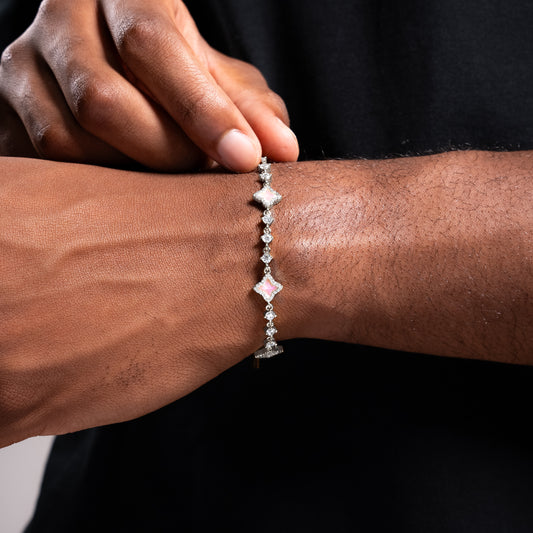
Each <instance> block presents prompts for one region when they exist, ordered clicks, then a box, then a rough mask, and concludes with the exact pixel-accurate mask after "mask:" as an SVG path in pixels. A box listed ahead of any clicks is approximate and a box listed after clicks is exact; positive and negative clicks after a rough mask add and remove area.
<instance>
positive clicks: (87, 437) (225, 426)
mask: <svg viewBox="0 0 533 533" xmlns="http://www.w3.org/2000/svg"><path fill="white" fill-rule="evenodd" d="M2 5H7V2H5V1H4V3H3V4H2V3H0V7H1V6H2ZM17 5H18V6H19V8H20V9H21V10H24V8H23V7H22V6H23V5H25V4H24V3H23V2H19V3H18V4H17ZM188 5H189V7H190V9H191V12H192V14H193V16H194V18H195V20H196V21H197V23H198V26H199V28H200V29H201V31H202V32H203V33H204V35H205V36H206V38H207V39H208V41H209V42H211V44H213V45H214V46H215V47H217V48H218V49H220V50H222V51H224V52H227V53H230V54H231V55H233V56H236V57H240V58H242V59H245V60H248V61H251V62H252V63H254V64H255V65H256V66H258V67H259V68H260V69H261V70H262V72H263V73H264V74H265V75H266V77H267V79H268V81H269V83H270V85H271V86H272V87H273V88H274V89H275V90H276V91H277V92H279V93H280V94H281V95H282V96H283V98H284V99H285V101H286V102H287V105H288V108H289V110H290V114H291V118H292V121H293V127H294V129H295V131H296V133H297V134H298V137H299V139H300V143H301V148H302V156H303V158H309V159H316V158H350V157H391V156H396V155H413V154H421V153H431V152H436V151H442V150H449V149H457V148H466V147H471V148H481V149H497V150H513V149H519V148H521V149H531V148H532V147H533V146H532V143H533V96H532V95H533V91H532V89H533V32H531V27H533V4H532V3H531V2H528V1H526V0H523V1H516V2H512V3H511V2H505V1H504V0H501V1H499V0H485V1H484V2H474V1H473V0H462V1H459V0H448V1H442V0H416V1H412V2H403V3H402V2H392V1H378V0H366V1H363V0H350V1H348V0H346V1H342V0H330V1H328V2H319V1H317V0H312V1H305V2H304V1H298V0H283V1H281V0H270V1H268V2H267V1H263V0H254V2H247V1H245V0H225V1H224V2H217V1H215V0H196V1H193V0H191V1H190V2H188ZM6 24H7V26H6ZM8 26H9V24H8V23H7V22H2V26H0V28H2V35H3V29H4V28H6V27H8ZM286 352H287V354H286V355H283V356H281V357H279V358H275V359H273V360H272V361H269V362H268V364H266V365H264V367H263V368H262V369H261V370H260V371H253V370H252V368H251V365H250V361H249V360H246V361H244V362H242V363H241V364H239V365H237V366H236V367H234V368H232V369H230V370H228V371H227V372H226V373H224V374H223V375H221V376H220V377H218V378H217V379H215V380H213V381H212V382H210V383H208V384H206V385H205V386H204V387H202V388H201V389H199V390H197V391H195V392H194V393H192V394H190V395H189V396H187V397H186V398H183V399H182V400H180V401H178V402H175V403H174V404H172V405H169V406H167V407H166V408H164V409H161V410H159V411H158V412H156V413H153V414H151V415H148V416H145V417H143V418H140V419H138V420H135V421H132V422H128V423H124V424H117V425H114V426H109V427H105V428H98V429H94V430H88V431H84V432H80V433H78V434H74V435H68V436H63V437H60V438H58V439H57V440H56V442H55V445H54V449H53V452H52V456H51V459H50V462H49V465H48V468H47V472H46V476H45V480H44V486H43V492H42V494H41V497H40V500H39V504H38V508H37V511H36V515H35V518H34V520H33V522H32V524H31V525H30V526H29V528H28V530H27V531H28V533H41V532H54V533H61V532H84V531H110V532H146V531H154V532H167V531H169V532H170V531H173V532H210V533H212V532H213V531H217V532H226V531H227V532H232V533H239V532H243V533H244V532H246V533H252V532H253V533H262V532H265V533H271V532H274V531H275V532H279V533H296V532H300V531H302V532H303V531H305V532H306V533H311V532H315V531H316V532H324V531H335V532H336V533H343V532H356V531H363V532H371V531H376V532H385V531H396V532H398V533H403V532H405V533H462V532H468V533H478V532H483V533H503V532H507V533H522V532H523V533H526V532H527V533H531V531H533V481H532V480H533V442H532V439H531V437H530V436H529V434H528V429H529V428H528V425H529V420H530V410H531V407H530V405H531V399H530V396H531V395H530V390H531V385H532V383H533V369H531V368H525V367H519V366H509V365H503V364H495V363H482V362H479V361H467V360H458V359H445V358H438V357H432V356H428V355H422V354H420V355H415V354H405V353H398V352H391V351H387V350H381V349H374V348H367V347H362V346H353V345H343V344H336V343H330V342H319V341H309V340H294V341H291V342H288V343H286Z"/></svg>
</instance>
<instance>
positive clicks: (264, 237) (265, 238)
mask: <svg viewBox="0 0 533 533" xmlns="http://www.w3.org/2000/svg"><path fill="white" fill-rule="evenodd" d="M273 238H274V237H272V235H271V234H270V233H263V235H261V240H262V241H263V242H265V243H267V244H268V243H269V242H272V239H273Z"/></svg>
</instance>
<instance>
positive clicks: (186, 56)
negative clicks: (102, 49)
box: [104, 0, 261, 171]
mask: <svg viewBox="0 0 533 533" xmlns="http://www.w3.org/2000/svg"><path fill="white" fill-rule="evenodd" d="M179 9H181V7H180V8H179ZM104 13H105V16H106V19H107V22H108V25H109V28H110V31H111V34H112V36H113V39H114V42H115V44H116V46H117V49H118V52H119V54H120V56H121V58H122V60H123V61H124V63H126V64H127V66H128V68H129V69H130V70H131V71H132V72H133V74H134V75H135V76H136V77H137V78H138V79H139V80H140V81H141V82H142V83H143V84H144V85H145V86H146V87H147V88H148V90H149V91H150V93H151V94H153V95H154V98H156V100H157V101H158V102H159V103H160V104H161V105H162V106H163V107H164V109H165V110H166V111H167V113H168V114H169V115H170V116H171V117H172V118H173V119H174V120H175V121H176V122H177V123H178V124H179V125H180V126H181V128H182V129H183V130H184V131H185V133H186V134H187V135H188V137H189V138H190V139H191V140H192V141H193V142H194V143H195V144H196V145H197V146H198V147H199V148H200V149H202V150H203V151H204V152H205V153H206V154H208V155H209V156H210V157H211V158H212V159H214V160H216V161H218V162H219V163H221V164H222V165H224V166H225V167H227V168H230V169H232V170H235V171H250V170H253V169H254V168H255V167H256V165H257V164H258V162H259V158H260V156H261V146H260V143H259V140H258V139H257V136H256V135H255V133H254V132H253V130H252V128H251V127H250V125H249V124H248V122H247V121H246V119H245V118H244V117H243V116H242V113H241V112H240V111H239V109H238V108H237V107H236V106H235V105H234V104H233V102H232V101H231V99H230V98H229V97H228V95H227V94H226V93H225V92H224V91H223V90H222V89H221V88H220V87H219V86H218V84H217V83H216V82H215V80H214V79H213V77H212V76H211V74H210V73H209V71H208V69H207V68H206V66H205V65H204V64H203V62H202V60H201V58H199V57H198V55H197V54H196V53H195V52H194V51H193V50H192V48H191V47H190V46H189V44H188V42H187V41H186V40H185V38H184V37H183V36H182V35H181V34H180V33H179V31H178V30H177V28H176V24H175V22H174V17H173V15H172V12H171V11H170V8H169V7H168V5H167V4H165V3H163V2H152V3H147V2H145V1H144V0H131V1H130V2H129V3H128V11H127V13H126V12H124V7H123V2H120V1H118V0H114V1H113V0H112V1H110V2H106V4H105V6H104ZM154 58H155V59H154Z"/></svg>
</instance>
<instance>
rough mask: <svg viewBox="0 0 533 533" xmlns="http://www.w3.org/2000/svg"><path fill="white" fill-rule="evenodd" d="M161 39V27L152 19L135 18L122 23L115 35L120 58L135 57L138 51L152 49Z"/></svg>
mask: <svg viewBox="0 0 533 533" xmlns="http://www.w3.org/2000/svg"><path fill="white" fill-rule="evenodd" d="M161 38H162V25H161V24H160V23H159V21H158V20H157V19H155V20H154V17H151V18H143V17H135V18H133V19H130V20H126V21H123V22H122V23H121V25H120V27H119V29H118V32H117V35H116V46H117V49H118V52H119V54H120V55H121V56H122V57H127V56H135V55H138V54H139V51H141V50H145V49H147V48H153V45H154V43H155V42H159V41H160V40H161Z"/></svg>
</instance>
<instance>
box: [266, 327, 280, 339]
mask: <svg viewBox="0 0 533 533" xmlns="http://www.w3.org/2000/svg"><path fill="white" fill-rule="evenodd" d="M277 332H278V330H277V329H276V328H266V329H265V333H266V334H267V337H273V336H274V335H275V334H276V333H277Z"/></svg>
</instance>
